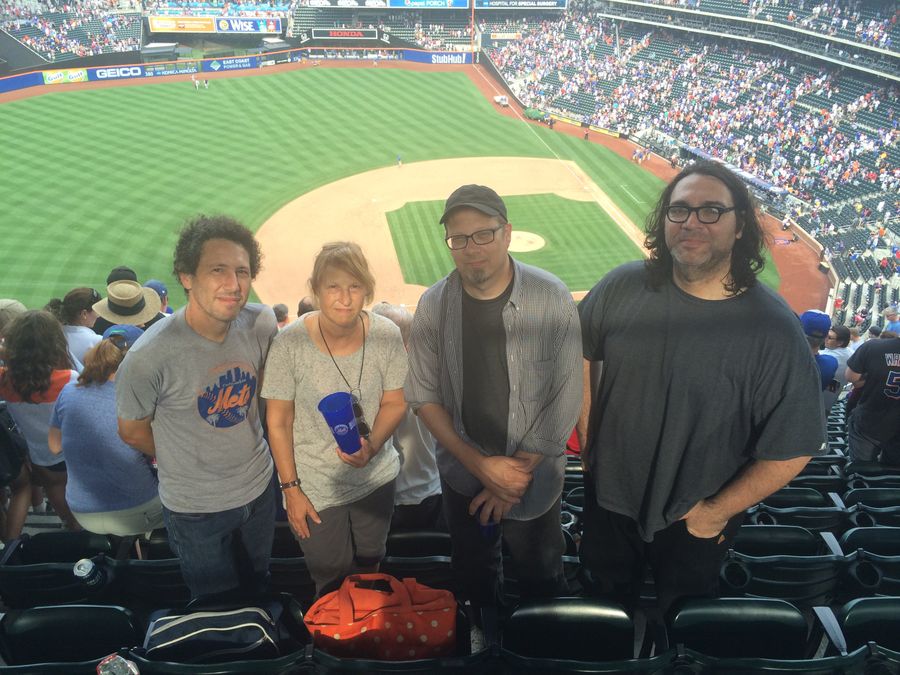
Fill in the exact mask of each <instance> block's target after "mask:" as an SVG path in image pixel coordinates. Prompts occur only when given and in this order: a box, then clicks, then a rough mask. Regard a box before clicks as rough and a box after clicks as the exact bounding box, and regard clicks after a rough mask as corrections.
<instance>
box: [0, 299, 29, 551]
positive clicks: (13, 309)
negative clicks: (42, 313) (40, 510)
mask: <svg viewBox="0 0 900 675" xmlns="http://www.w3.org/2000/svg"><path fill="white" fill-rule="evenodd" d="M25 311H27V310H26V307H25V305H23V304H22V303H21V302H19V301H18V300H13V299H12V298H3V299H0V368H2V367H3V366H4V365H5V361H4V359H5V357H4V355H3V334H4V331H5V330H6V327H7V326H8V325H9V324H10V323H12V321H13V319H15V318H16V317H17V316H19V315H20V314H22V313H24V312H25ZM8 487H9V492H10V495H9V502H8V504H7V506H6V515H5V519H4V521H3V528H2V530H0V539H2V540H3V541H4V542H7V541H10V540H12V539H15V538H16V537H18V536H19V535H20V534H21V533H22V526H23V525H24V524H25V519H26V518H27V516H28V506H29V505H30V504H31V471H29V468H28V462H23V463H22V469H21V471H19V475H18V476H16V478H15V479H14V480H13V482H12V483H10V484H9V486H8Z"/></svg>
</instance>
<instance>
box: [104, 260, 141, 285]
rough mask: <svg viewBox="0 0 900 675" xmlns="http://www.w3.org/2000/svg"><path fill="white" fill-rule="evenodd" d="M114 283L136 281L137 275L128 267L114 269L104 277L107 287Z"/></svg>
mask: <svg viewBox="0 0 900 675" xmlns="http://www.w3.org/2000/svg"><path fill="white" fill-rule="evenodd" d="M114 281H137V274H135V273H134V270H133V269H131V268H130V267H125V266H124V265H122V266H121V267H114V268H113V269H112V271H111V272H110V273H109V276H107V277H106V285H107V286H109V285H110V284H111V283H112V282H114Z"/></svg>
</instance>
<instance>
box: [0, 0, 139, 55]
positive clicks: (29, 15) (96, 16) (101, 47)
mask: <svg viewBox="0 0 900 675" xmlns="http://www.w3.org/2000/svg"><path fill="white" fill-rule="evenodd" d="M0 28H2V29H3V30H6V31H9V32H11V33H12V34H13V35H15V36H16V37H17V39H19V40H20V41H21V42H22V43H23V44H25V45H26V46H28V47H30V48H31V49H33V50H34V51H36V52H38V53H39V54H41V55H42V56H44V57H45V58H48V59H50V60H54V59H56V58H59V57H60V56H69V57H78V58H81V57H86V56H94V55H97V54H104V53H108V52H127V51H135V50H138V49H140V47H141V37H140V35H141V16H140V14H139V13H138V12H137V11H133V12H129V11H128V10H127V9H126V10H123V9H121V8H120V6H119V3H118V2H116V0H84V1H81V2H71V3H70V2H54V1H53V0H40V1H39V2H23V1H21V0H4V1H3V2H2V3H0Z"/></svg>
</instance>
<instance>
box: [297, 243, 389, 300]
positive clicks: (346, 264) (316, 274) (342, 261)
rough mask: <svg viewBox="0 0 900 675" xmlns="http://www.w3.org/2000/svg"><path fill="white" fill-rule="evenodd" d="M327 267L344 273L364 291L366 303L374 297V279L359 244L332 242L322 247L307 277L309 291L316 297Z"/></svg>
mask: <svg viewBox="0 0 900 675" xmlns="http://www.w3.org/2000/svg"><path fill="white" fill-rule="evenodd" d="M329 267H334V268H336V269H339V270H341V271H342V272H346V273H347V274H349V275H350V276H351V277H353V278H354V279H356V280H357V281H358V282H359V283H361V284H362V285H363V287H364V288H365V289H366V302H367V303H370V302H372V298H373V297H375V277H373V276H372V273H371V272H370V271H369V262H368V261H367V260H366V256H364V255H363V252H362V249H361V248H360V246H359V244H356V243H354V242H352V241H332V242H329V243H327V244H325V245H323V246H322V250H321V251H319V253H318V255H316V261H315V263H314V264H313V271H312V275H311V276H310V277H309V282H308V283H309V289H310V290H311V291H312V292H313V294H314V295H316V296H317V297H318V295H319V294H318V288H319V286H320V285H321V283H322V277H324V276H325V271H326V270H327V269H328V268H329Z"/></svg>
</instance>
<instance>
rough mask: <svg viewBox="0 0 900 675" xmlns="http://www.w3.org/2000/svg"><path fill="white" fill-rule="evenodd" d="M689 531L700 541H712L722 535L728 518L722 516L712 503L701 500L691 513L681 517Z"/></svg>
mask: <svg viewBox="0 0 900 675" xmlns="http://www.w3.org/2000/svg"><path fill="white" fill-rule="evenodd" d="M681 520H683V521H684V524H685V527H687V531H688V532H689V533H690V534H692V535H693V536H695V537H697V538H699V539H712V538H713V537H715V536H717V535H719V534H721V532H722V530H724V529H725V525H726V524H727V523H728V516H726V515H724V514H722V513H721V512H720V511H719V510H718V509H717V508H716V507H715V506H714V505H713V504H712V503H711V502H710V501H708V500H706V499H701V500H700V501H699V502H697V503H696V504H694V506H693V507H692V508H691V510H690V511H688V512H687V513H685V514H684V515H683V516H681Z"/></svg>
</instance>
